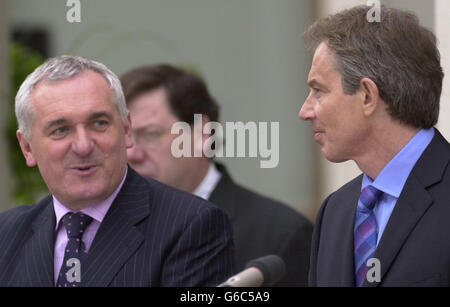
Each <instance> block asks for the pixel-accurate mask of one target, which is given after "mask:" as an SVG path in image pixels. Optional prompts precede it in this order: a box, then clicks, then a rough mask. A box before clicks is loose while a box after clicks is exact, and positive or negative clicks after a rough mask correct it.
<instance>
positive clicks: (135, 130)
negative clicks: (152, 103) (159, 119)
mask: <svg viewBox="0 0 450 307" xmlns="http://www.w3.org/2000/svg"><path fill="white" fill-rule="evenodd" d="M160 128H161V127H160V126H158V125H157V124H148V125H146V126H142V127H138V128H135V129H133V132H134V133H139V132H142V131H146V130H148V129H150V130H151V129H156V130H157V129H160Z"/></svg>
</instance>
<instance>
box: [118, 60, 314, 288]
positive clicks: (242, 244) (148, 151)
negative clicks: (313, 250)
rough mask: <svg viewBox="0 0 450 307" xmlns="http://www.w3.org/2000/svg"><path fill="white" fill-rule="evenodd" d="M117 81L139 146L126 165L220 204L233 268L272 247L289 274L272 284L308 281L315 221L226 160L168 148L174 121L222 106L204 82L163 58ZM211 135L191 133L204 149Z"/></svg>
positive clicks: (209, 118) (207, 114)
mask: <svg viewBox="0 0 450 307" xmlns="http://www.w3.org/2000/svg"><path fill="white" fill-rule="evenodd" d="M121 81H122V86H123V89H124V93H125V98H126V101H127V105H128V107H129V110H130V115H131V118H132V121H133V132H134V134H135V138H136V145H135V146H134V147H132V148H129V149H128V161H129V163H130V164H131V166H133V167H134V168H135V169H136V171H137V172H138V173H139V174H141V175H143V176H147V177H151V178H154V179H157V180H159V181H161V182H164V183H166V184H169V185H171V186H174V187H176V188H179V189H181V190H184V191H186V192H190V193H193V194H196V195H198V196H200V197H202V198H204V199H208V200H210V201H211V202H213V203H215V204H216V205H218V206H219V207H220V208H222V209H223V210H224V211H225V212H226V213H227V214H228V216H229V217H230V219H231V223H232V226H233V233H234V243H235V248H236V249H235V250H236V263H237V270H243V269H244V267H245V265H246V263H247V262H248V261H250V260H252V259H254V258H258V257H261V256H265V255H268V254H277V255H279V256H280V257H281V258H282V259H283V260H284V261H285V263H286V275H285V277H284V278H283V279H282V280H281V281H280V282H279V283H277V284H275V286H306V285H307V274H308V263H309V254H310V240H311V235H312V225H311V223H310V222H309V221H308V220H307V219H306V218H304V217H303V216H302V215H301V214H299V213H298V212H296V211H295V210H293V209H291V208H289V207H288V206H286V205H284V204H282V203H280V202H278V201H275V200H272V199H269V198H267V197H264V196H261V195H259V194H257V193H255V192H252V191H250V190H248V189H246V188H244V187H242V186H240V185H238V184H236V183H234V182H233V180H232V179H231V177H230V175H229V174H228V172H227V171H226V169H225V167H224V166H223V165H221V164H219V163H214V162H213V161H212V160H211V159H209V158H207V157H206V156H205V155H201V156H199V157H185V156H182V157H175V156H174V155H173V154H172V144H173V143H174V140H175V139H176V138H177V137H179V136H178V135H177V134H171V133H170V132H171V127H172V126H173V125H174V124H175V123H176V122H179V121H183V122H185V123H187V124H188V125H190V126H191V127H192V126H194V122H195V120H194V115H195V114H200V115H202V122H201V123H200V124H201V128H202V129H203V127H205V125H206V124H207V123H210V122H217V120H218V117H219V107H218V105H217V103H216V102H215V100H214V99H213V97H211V95H210V93H209V91H208V89H207V86H206V84H205V83H204V81H203V80H202V79H201V78H199V77H198V76H196V75H195V74H193V73H190V72H187V71H185V70H182V69H179V68H176V67H174V66H171V65H164V64H163V65H154V66H144V67H139V68H136V69H133V70H131V71H129V72H128V73H126V74H125V75H123V76H122V77H121ZM192 130H193V131H195V127H194V128H193V129H192ZM194 133H195V132H194ZM209 137H210V135H208V134H206V133H203V134H202V135H201V136H200V137H199V138H198V139H199V140H200V142H195V138H196V136H195V135H194V136H193V137H192V144H193V145H192V149H193V150H195V148H197V149H198V150H199V151H200V152H201V151H202V149H203V144H205V142H206V140H207V139H208V138H209ZM216 146H219V145H218V144H216Z"/></svg>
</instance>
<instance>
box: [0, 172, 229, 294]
mask: <svg viewBox="0 0 450 307" xmlns="http://www.w3.org/2000/svg"><path fill="white" fill-rule="evenodd" d="M55 220H56V218H55V213H54V209H53V203H52V198H51V197H50V196H48V197H46V198H45V199H44V200H42V201H41V202H40V203H38V204H37V205H31V206H22V207H19V208H16V209H12V210H10V211H7V212H5V213H2V214H0V286H53V285H54V277H53V270H54V269H53V261H54V255H53V254H54V241H55ZM233 273H235V272H234V251H233V243H232V231H231V227H230V224H229V220H228V218H227V217H226V215H225V213H223V212H222V211H221V210H220V209H218V208H217V207H215V206H213V205H211V204H210V203H208V202H207V201H204V200H202V199H200V198H198V197H195V196H193V195H190V194H187V193H184V192H182V191H179V190H176V189H173V188H171V187H169V186H167V185H164V184H162V183H159V182H157V181H154V180H152V179H146V178H145V179H144V178H143V177H141V176H139V175H138V174H137V173H136V172H135V171H134V170H132V169H131V168H129V170H128V175H127V178H126V180H125V182H124V185H123V187H122V189H121V190H120V192H119V194H118V195H117V197H116V199H115V200H114V202H113V204H112V206H111V208H110V209H109V211H108V213H107V214H106V216H105V218H104V220H103V222H102V224H101V225H100V228H99V229H98V232H97V234H96V236H95V238H94V241H93V242H92V246H91V248H90V250H89V253H88V256H87V258H86V260H85V261H84V262H83V263H82V267H81V285H82V286H215V285H217V284H219V283H220V282H222V281H224V280H225V279H226V278H228V277H229V276H230V275H232V274H233Z"/></svg>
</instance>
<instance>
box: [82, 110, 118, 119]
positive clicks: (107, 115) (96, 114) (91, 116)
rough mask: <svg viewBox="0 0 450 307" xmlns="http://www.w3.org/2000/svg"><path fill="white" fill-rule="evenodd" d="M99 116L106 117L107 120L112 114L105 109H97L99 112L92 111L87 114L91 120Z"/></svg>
mask: <svg viewBox="0 0 450 307" xmlns="http://www.w3.org/2000/svg"><path fill="white" fill-rule="evenodd" d="M101 117H106V118H107V119H109V120H112V118H113V117H112V115H111V114H109V113H108V112H106V111H99V112H94V113H92V114H91V115H90V116H89V118H88V119H89V120H93V119H97V118H101Z"/></svg>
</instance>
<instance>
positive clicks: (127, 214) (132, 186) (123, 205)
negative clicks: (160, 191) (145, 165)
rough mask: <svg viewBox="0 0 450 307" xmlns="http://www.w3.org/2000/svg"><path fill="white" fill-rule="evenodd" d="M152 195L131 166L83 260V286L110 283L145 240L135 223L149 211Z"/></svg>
mask: <svg viewBox="0 0 450 307" xmlns="http://www.w3.org/2000/svg"><path fill="white" fill-rule="evenodd" d="M149 201H151V200H150V195H149V193H148V188H147V187H146V186H145V181H144V180H143V179H142V178H141V177H139V176H138V175H137V174H136V173H135V172H134V171H133V170H132V169H131V168H128V175H127V178H126V180H125V182H124V185H123V187H122V189H121V190H120V192H119V194H118V195H117V197H116V199H115V200H114V202H113V204H112V205H111V208H110V209H109V211H108V213H107V214H106V216H105V218H104V219H103V222H102V224H101V226H100V228H99V230H98V231H97V234H96V236H95V238H94V241H93V242H92V246H91V249H90V250H89V253H88V256H87V258H86V260H85V262H84V263H83V269H82V278H81V284H82V286H98V287H105V286H108V285H109V284H110V283H111V281H112V279H113V278H114V276H115V275H116V274H117V273H118V271H119V270H120V269H121V267H122V266H123V265H124V263H125V262H126V261H127V259H129V257H130V256H131V255H132V254H133V253H134V252H135V251H136V250H137V248H138V247H139V246H140V245H141V244H142V242H143V241H144V235H143V234H142V232H141V231H139V230H138V229H137V228H136V227H135V225H136V224H137V223H138V222H140V221H141V220H142V219H144V218H146V217H147V216H148V215H149V213H150V212H149V211H150V209H149Z"/></svg>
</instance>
